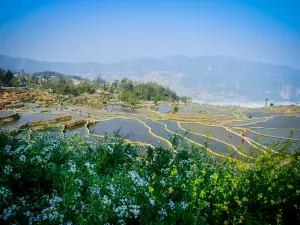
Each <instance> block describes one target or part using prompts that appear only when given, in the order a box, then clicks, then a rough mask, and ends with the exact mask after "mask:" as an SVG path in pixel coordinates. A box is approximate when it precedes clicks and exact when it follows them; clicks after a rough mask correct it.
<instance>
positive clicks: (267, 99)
mask: <svg viewBox="0 0 300 225" xmlns="http://www.w3.org/2000/svg"><path fill="white" fill-rule="evenodd" d="M269 100H270V99H269V98H266V99H265V102H266V105H265V107H267V105H268V101H269Z"/></svg>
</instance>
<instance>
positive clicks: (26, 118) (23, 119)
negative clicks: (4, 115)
mask: <svg viewBox="0 0 300 225" xmlns="http://www.w3.org/2000/svg"><path fill="white" fill-rule="evenodd" d="M19 115H20V119H18V120H15V121H12V122H9V123H5V124H2V127H3V128H4V129H12V128H15V127H18V126H21V125H23V124H26V123H29V122H33V121H38V120H49V119H55V118H57V117H59V115H56V114H30V113H20V114H19Z"/></svg>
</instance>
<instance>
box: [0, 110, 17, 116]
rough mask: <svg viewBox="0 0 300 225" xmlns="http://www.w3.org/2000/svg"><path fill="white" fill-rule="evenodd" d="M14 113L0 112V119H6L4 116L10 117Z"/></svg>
mask: <svg viewBox="0 0 300 225" xmlns="http://www.w3.org/2000/svg"><path fill="white" fill-rule="evenodd" d="M13 114H14V112H12V111H0V117H6V116H10V115H13Z"/></svg>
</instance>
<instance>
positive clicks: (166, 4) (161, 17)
mask: <svg viewBox="0 0 300 225" xmlns="http://www.w3.org/2000/svg"><path fill="white" fill-rule="evenodd" d="M0 3H1V5H0V54H7V55H10V56H17V57H25V58H30V59H37V60H46V61H64V62H88V61H99V62H115V61H119V60H123V59H131V58H139V57H149V56H150V57H165V56H170V55H174V54H185V55H188V56H205V55H227V56H235V57H239V58H245V59H254V60H258V61H264V62H272V63H276V64H286V65H290V66H293V67H297V68H300V1H299V0H295V1H290V0H280V1H276V0H272V1H266V0H254V1H247V0H240V1H237V0H236V1H234V0H229V1H225V0H220V1H218V0H216V1H214V0H197V1H191V0H172V1H168V0H165V1H164V0H150V1H147V0H135V1H134V0H132V1H131V0H130V1H126V0H119V1H117V0H109V1H105V0H97V1H96V0H80V1H79V0H78V1H77V0H69V1H64V0H59V1H50V0H48V1H44V0H0Z"/></svg>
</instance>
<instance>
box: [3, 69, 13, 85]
mask: <svg viewBox="0 0 300 225" xmlns="http://www.w3.org/2000/svg"><path fill="white" fill-rule="evenodd" d="M13 78H14V75H13V73H12V72H11V71H10V70H7V71H6V70H2V69H0V86H3V87H11V86H12V82H13Z"/></svg>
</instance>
